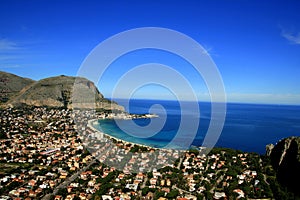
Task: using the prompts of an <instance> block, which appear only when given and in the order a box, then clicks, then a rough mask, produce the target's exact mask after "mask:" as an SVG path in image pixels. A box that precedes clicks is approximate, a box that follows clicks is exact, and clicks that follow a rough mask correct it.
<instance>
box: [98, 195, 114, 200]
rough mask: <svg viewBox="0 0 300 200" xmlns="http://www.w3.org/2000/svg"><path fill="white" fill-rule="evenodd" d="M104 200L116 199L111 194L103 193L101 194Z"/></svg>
mask: <svg viewBox="0 0 300 200" xmlns="http://www.w3.org/2000/svg"><path fill="white" fill-rule="evenodd" d="M101 197H102V199H103V200H114V199H113V198H112V197H111V196H109V195H102V196H101Z"/></svg>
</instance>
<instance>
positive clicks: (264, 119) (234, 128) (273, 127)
mask: <svg viewBox="0 0 300 200" xmlns="http://www.w3.org/2000/svg"><path fill="white" fill-rule="evenodd" d="M116 101H117V102H118V103H119V104H120V105H124V102H125V101H124V100H121V99H117V100H116ZM154 104H160V105H162V106H163V107H164V108H165V109H166V111H167V120H166V123H165V125H164V126H163V128H162V129H161V130H160V132H159V133H157V134H156V135H154V136H152V137H150V138H147V139H143V138H137V137H133V136H131V135H129V134H126V133H125V132H123V131H122V130H120V128H119V127H118V126H117V125H116V123H115V121H114V120H101V121H100V124H99V125H98V126H96V128H98V129H100V130H102V131H103V132H105V133H107V134H110V135H112V136H114V137H117V138H120V139H123V140H126V141H129V142H135V143H139V144H146V145H149V146H153V147H163V146H165V145H166V144H168V143H169V142H170V141H171V140H172V139H173V138H174V136H175V135H176V133H177V130H178V127H179V124H180V120H181V110H180V105H179V103H178V102H176V101H162V100H131V101H130V106H129V108H128V107H126V108H125V109H126V110H127V111H129V112H130V113H138V114H142V113H149V108H150V107H151V106H152V105H154ZM186 104H189V103H188V102H186ZM199 106H200V111H201V112H200V116H199V115H198V114H196V113H195V112H194V111H193V110H192V109H191V110H189V109H187V112H186V113H187V114H186V115H185V116H184V117H186V118H188V120H189V121H193V120H195V119H197V118H199V117H200V123H199V128H198V131H197V134H196V137H195V138H194V137H193V138H194V140H193V143H192V145H195V146H200V145H201V144H202V142H203V138H204V136H205V135H206V131H207V129H208V125H209V122H210V115H211V112H210V109H211V105H210V103H202V102H201V103H199ZM152 112H154V113H156V114H158V115H161V116H162V115H163V111H161V110H160V109H156V110H154V111H152ZM150 120H161V118H160V117H158V118H153V119H136V120H134V122H135V123H136V124H138V125H140V126H146V125H148V124H149V123H150ZM119 123H121V124H122V126H123V127H126V130H129V131H132V132H134V131H135V130H134V127H132V125H131V124H130V123H128V121H126V120H121V121H119ZM186 129H189V128H188V127H187V128H186ZM186 131H187V135H188V133H189V130H186ZM288 136H300V106H286V105H258V104H235V103H229V104H227V113H226V120H225V125H224V127H223V131H222V133H221V136H220V138H219V140H218V142H217V144H216V146H219V147H228V148H234V149H240V150H243V151H248V152H257V153H260V154H264V153H265V146H266V145H267V144H269V143H273V144H275V143H276V142H277V141H278V140H280V139H282V138H284V137H288ZM187 137H188V136H187ZM182 140H184V138H182Z"/></svg>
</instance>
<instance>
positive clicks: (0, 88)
mask: <svg viewBox="0 0 300 200" xmlns="http://www.w3.org/2000/svg"><path fill="white" fill-rule="evenodd" d="M34 82H35V81H34V80H31V79H29V78H23V77H20V76H17V75H14V74H10V73H7V72H2V71H0V92H1V96H0V104H3V103H6V102H7V101H9V100H10V99H12V98H14V97H15V96H16V95H18V93H19V92H20V91H21V90H22V89H23V88H25V87H27V86H29V85H31V84H32V83H34Z"/></svg>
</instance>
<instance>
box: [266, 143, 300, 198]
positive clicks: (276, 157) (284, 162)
mask: <svg viewBox="0 0 300 200" xmlns="http://www.w3.org/2000/svg"><path fill="white" fill-rule="evenodd" d="M267 150H269V155H270V158H271V163H272V166H273V168H274V169H275V170H276V172H277V178H278V181H279V182H280V183H281V184H283V185H285V186H287V187H288V188H289V189H290V190H291V191H292V192H295V193H296V194H300V190H299V188H300V187H299V180H300V137H289V138H286V139H283V140H281V141H279V142H278V143H277V144H276V145H275V146H273V147H272V145H268V146H267Z"/></svg>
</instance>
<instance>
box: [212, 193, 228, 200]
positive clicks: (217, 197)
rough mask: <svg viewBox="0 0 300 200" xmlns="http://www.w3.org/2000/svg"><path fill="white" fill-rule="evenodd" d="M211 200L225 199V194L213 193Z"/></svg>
mask: <svg viewBox="0 0 300 200" xmlns="http://www.w3.org/2000/svg"><path fill="white" fill-rule="evenodd" d="M213 198H214V199H221V198H226V194H225V192H215V194H214V197H213Z"/></svg>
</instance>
